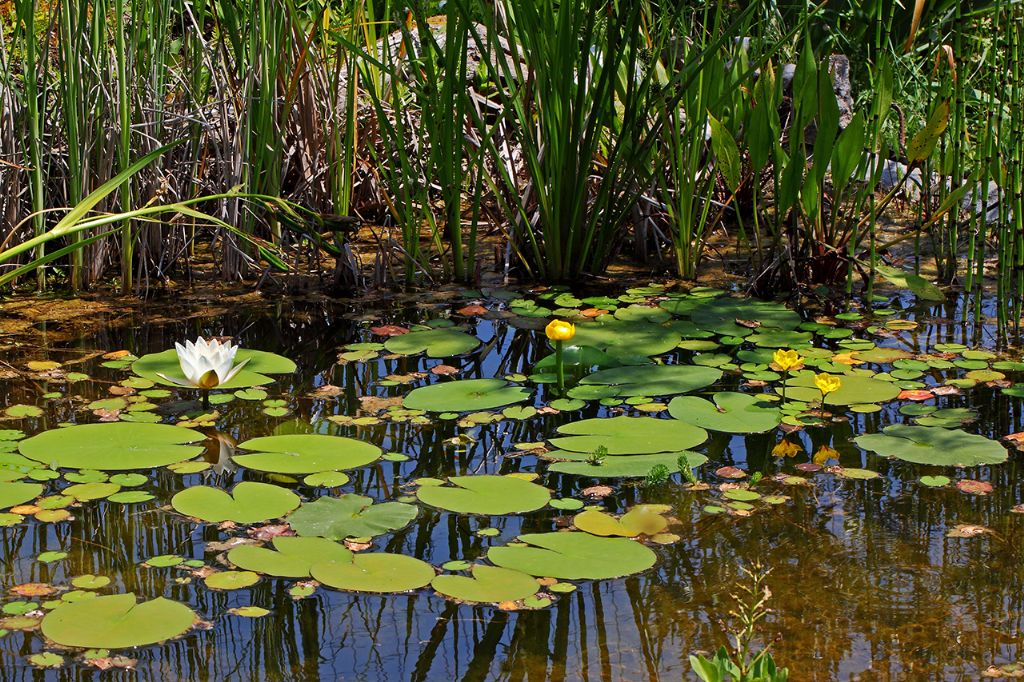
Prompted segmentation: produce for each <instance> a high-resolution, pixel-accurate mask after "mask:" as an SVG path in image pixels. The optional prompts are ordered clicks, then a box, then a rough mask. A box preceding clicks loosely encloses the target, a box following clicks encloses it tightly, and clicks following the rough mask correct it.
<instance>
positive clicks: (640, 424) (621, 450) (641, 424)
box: [549, 417, 708, 455]
mask: <svg viewBox="0 0 1024 682" xmlns="http://www.w3.org/2000/svg"><path fill="white" fill-rule="evenodd" d="M558 433H560V434H562V436H560V437H556V438H551V439H549V440H550V441H551V444H552V445H554V446H555V447H557V448H561V449H562V450H569V451H572V452H586V453H591V452H596V451H597V449H598V448H599V447H603V448H604V450H605V451H606V452H607V454H609V455H640V454H652V453H655V452H677V451H680V450H685V449H687V448H692V447H694V446H696V445H700V444H701V443H703V442H704V441H705V440H707V437H708V433H707V431H705V430H704V429H702V428H700V427H697V426H691V425H690V424H685V423H683V422H681V421H677V420H675V419H657V418H654V417H612V418H610V419H583V420H581V421H577V422H571V423H569V424H565V425H563V426H560V427H559V428H558Z"/></svg>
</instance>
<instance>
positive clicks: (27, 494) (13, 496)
mask: <svg viewBox="0 0 1024 682" xmlns="http://www.w3.org/2000/svg"><path fill="white" fill-rule="evenodd" d="M42 494H43V486H42V485H41V484H39V483H19V482H17V481H15V482H11V483H0V509H8V508H9V507H15V506H17V505H19V504H24V503H26V502H28V501H30V500H34V499H36V498H37V497H39V496H40V495H42Z"/></svg>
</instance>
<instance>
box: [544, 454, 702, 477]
mask: <svg viewBox="0 0 1024 682" xmlns="http://www.w3.org/2000/svg"><path fill="white" fill-rule="evenodd" d="M572 454H579V453H570V452H566V451H564V450H556V451H554V452H549V453H547V454H546V455H545V457H550V458H553V459H555V458H560V457H562V456H565V455H572ZM680 457H683V458H685V462H686V466H687V467H689V468H690V469H693V468H695V467H699V466H700V465H701V464H704V463H705V462H707V461H708V458H707V457H705V456H704V455H702V454H700V453H699V452H689V451H686V452H660V453H656V454H651V455H619V456H612V457H605V458H604V459H603V460H601V461H600V463H591V462H588V461H585V460H584V459H582V458H581V459H579V460H575V461H562V462H555V463H553V464H552V465H551V466H550V467H548V471H553V472H556V473H560V474H572V475H574V476H588V477H591V478H642V477H644V476H647V475H648V474H650V473H651V469H654V468H655V467H665V468H666V469H668V472H669V473H670V474H671V473H676V472H678V471H681V469H680V467H679V459H680Z"/></svg>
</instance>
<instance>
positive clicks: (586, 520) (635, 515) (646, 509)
mask: <svg viewBox="0 0 1024 682" xmlns="http://www.w3.org/2000/svg"><path fill="white" fill-rule="evenodd" d="M572 525H574V526H576V527H577V528H579V529H580V530H582V531H585V532H587V533H590V534H591V535H600V536H603V537H607V536H617V537H625V538H632V537H636V536H637V535H657V534H658V533H660V532H662V531H663V530H665V529H666V528H667V527H668V521H667V520H666V519H665V517H664V516H662V515H661V514H659V513H658V512H657V510H654V509H652V508H651V507H650V505H638V506H636V507H634V508H633V509H630V510H629V511H628V512H626V513H625V514H623V515H622V517H621V518H618V519H617V518H615V517H614V516H612V515H611V514H606V513H605V512H601V511H585V512H580V513H579V514H577V515H576V516H575V517H573V520H572Z"/></svg>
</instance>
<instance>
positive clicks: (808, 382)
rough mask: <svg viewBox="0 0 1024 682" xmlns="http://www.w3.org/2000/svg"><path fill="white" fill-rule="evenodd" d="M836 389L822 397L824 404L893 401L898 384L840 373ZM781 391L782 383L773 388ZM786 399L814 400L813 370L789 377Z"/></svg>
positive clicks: (816, 393)
mask: <svg viewBox="0 0 1024 682" xmlns="http://www.w3.org/2000/svg"><path fill="white" fill-rule="evenodd" d="M840 379H841V380H842V385H841V386H840V387H839V390H837V391H835V392H833V393H829V394H828V395H827V396H826V397H825V404H826V405H857V404H869V403H884V402H887V401H889V400H893V399H894V398H895V397H896V396H898V395H899V393H900V387H899V386H897V385H896V384H894V383H893V382H891V381H882V380H880V379H875V378H873V377H872V376H869V375H865V374H844V375H842V376H841V377H840ZM775 391H776V392H777V393H779V394H781V393H782V383H781V382H779V384H778V385H777V386H776V387H775ZM786 399H787V400H800V401H803V402H815V403H816V402H818V401H819V400H821V391H819V390H818V388H817V387H816V386H815V385H814V373H813V372H802V373H800V374H798V375H794V376H793V377H791V378H790V380H789V381H788V383H787V385H786Z"/></svg>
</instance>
